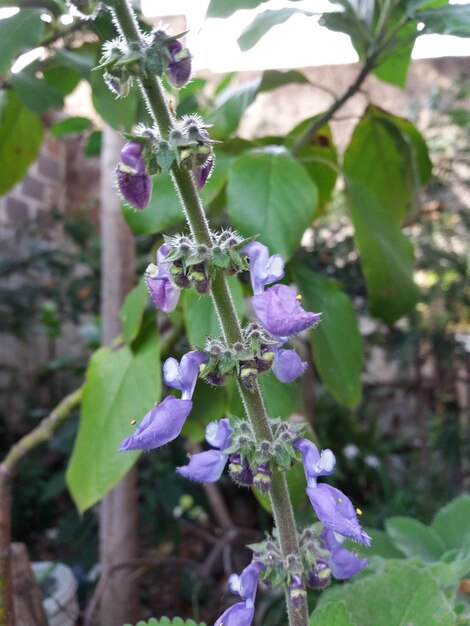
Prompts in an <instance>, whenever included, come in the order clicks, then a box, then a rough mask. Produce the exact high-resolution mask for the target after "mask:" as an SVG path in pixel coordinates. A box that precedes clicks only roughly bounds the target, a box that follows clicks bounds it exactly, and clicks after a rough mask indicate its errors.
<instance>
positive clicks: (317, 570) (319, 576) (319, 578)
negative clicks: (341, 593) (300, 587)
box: [307, 559, 331, 589]
mask: <svg viewBox="0 0 470 626" xmlns="http://www.w3.org/2000/svg"><path fill="white" fill-rule="evenodd" d="M330 577H331V572H330V568H329V567H328V563H327V561H325V560H323V559H317V563H316V565H315V566H314V567H313V569H312V570H310V572H309V573H308V575H307V587H310V589H323V588H324V587H326V586H327V585H328V584H329V582H330Z"/></svg>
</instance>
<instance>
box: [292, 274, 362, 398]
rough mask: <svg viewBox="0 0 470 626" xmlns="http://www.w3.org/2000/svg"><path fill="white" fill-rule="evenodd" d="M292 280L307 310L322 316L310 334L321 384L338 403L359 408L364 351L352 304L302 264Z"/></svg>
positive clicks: (336, 287) (333, 285)
mask: <svg viewBox="0 0 470 626" xmlns="http://www.w3.org/2000/svg"><path fill="white" fill-rule="evenodd" d="M293 277H294V280H295V281H296V283H297V284H298V286H299V289H300V293H301V294H302V296H303V298H304V302H305V309H306V310H308V311H315V312H319V313H321V314H322V319H321V322H320V323H319V324H318V326H317V327H316V328H314V329H313V330H312V331H311V333H310V341H311V344H312V352H313V358H314V361H315V365H316V367H317V368H318V371H319V373H320V376H321V378H322V381H323V382H324V384H325V386H326V388H327V389H328V390H329V391H330V393H331V394H332V395H333V396H334V397H335V398H336V399H337V400H339V402H341V403H343V404H345V405H346V406H356V405H357V404H359V402H360V401H361V372H362V368H363V365H364V352H363V346H362V337H361V334H360V332H359V328H358V323H357V319H356V315H355V313H354V309H353V306H352V304H351V301H350V299H349V298H348V296H347V295H346V294H345V293H344V292H343V291H341V289H339V287H338V285H337V284H336V283H334V282H332V281H330V280H326V279H325V278H323V277H322V276H320V275H319V274H316V273H315V272H313V271H312V270H310V269H309V268H308V267H305V266H303V265H300V264H299V263H296V264H295V265H294V267H293Z"/></svg>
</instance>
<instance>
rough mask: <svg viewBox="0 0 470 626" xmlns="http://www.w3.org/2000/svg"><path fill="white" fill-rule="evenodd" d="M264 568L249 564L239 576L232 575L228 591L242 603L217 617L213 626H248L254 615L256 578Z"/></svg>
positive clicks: (256, 564)
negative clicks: (239, 598) (238, 597)
mask: <svg viewBox="0 0 470 626" xmlns="http://www.w3.org/2000/svg"><path fill="white" fill-rule="evenodd" d="M263 569H264V566H263V565H262V564H261V563H250V565H248V567H245V569H244V570H243V572H242V573H241V574H240V576H237V574H232V575H231V576H230V578H229V580H228V584H229V589H230V591H231V592H232V593H234V594H236V595H239V596H240V597H241V599H242V600H243V602H237V604H234V605H233V606H231V607H230V608H228V609H227V610H226V611H224V613H223V614H222V615H221V616H220V617H219V619H218V620H217V621H216V623H215V624H214V626H250V624H251V623H252V621H253V616H254V614H255V597H256V590H257V588H258V577H259V575H260V572H261V570H263Z"/></svg>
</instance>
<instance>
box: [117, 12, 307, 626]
mask: <svg viewBox="0 0 470 626" xmlns="http://www.w3.org/2000/svg"><path fill="white" fill-rule="evenodd" d="M112 11H113V14H114V18H115V24H116V26H117V28H118V30H119V31H120V33H121V34H122V36H123V37H124V38H125V40H126V41H127V42H128V43H129V42H138V41H141V35H140V32H139V28H138V26H137V22H136V20H135V17H134V14H133V12H132V9H131V7H130V5H129V3H128V0H115V1H114V7H113V9H112ZM140 88H141V91H142V94H143V96H144V98H145V100H146V102H147V105H148V108H149V111H150V112H151V114H152V116H153V118H154V120H155V122H156V124H157V126H158V129H159V131H160V133H161V134H162V136H167V135H168V133H169V131H170V130H171V129H172V128H173V127H174V120H173V116H172V114H171V112H170V110H169V108H168V105H167V102H166V100H165V95H164V92H163V89H162V86H161V82H160V79H159V78H158V77H156V76H149V77H147V78H146V79H145V80H142V81H141V82H140ZM172 176H173V182H174V184H175V189H176V192H177V194H178V197H179V199H180V202H181V205H182V208H183V211H184V214H185V216H186V219H187V221H188V225H189V228H190V230H191V233H192V235H193V237H194V239H195V241H196V242H197V243H198V244H205V245H210V244H211V236H210V230H209V225H208V222H207V218H206V214H205V211H204V207H203V205H202V202H201V199H200V196H199V193H198V191H197V188H196V186H195V183H194V180H193V178H192V175H191V174H190V173H189V172H188V171H187V170H184V169H182V168H180V167H179V166H177V165H174V166H173V167H172ZM211 296H212V299H213V302H214V306H215V309H216V311H217V315H218V318H219V322H220V325H221V329H222V332H223V335H224V337H225V340H226V341H227V343H228V344H231V343H234V342H238V341H242V332H241V327H240V322H239V319H238V315H237V312H236V309H235V306H234V304H233V299H232V295H231V292H230V288H229V286H228V284H227V280H226V278H225V276H224V275H223V274H222V273H221V272H219V273H218V274H217V275H216V276H215V278H214V279H213V281H212V290H211ZM239 390H240V393H241V396H242V399H243V403H244V406H245V410H246V413H247V417H248V418H249V420H250V421H251V424H252V426H253V430H254V432H255V435H256V438H257V440H258V441H260V440H263V439H265V440H268V441H272V438H273V436H272V431H271V426H270V423H269V420H268V416H267V413H266V409H265V406H264V401H263V397H262V395H261V391H260V389H259V387H258V386H256V388H255V390H254V391H253V392H250V391H248V390H247V389H245V388H244V387H242V386H241V385H239ZM271 505H272V510H273V515H274V521H275V524H276V527H277V530H278V534H279V541H280V545H281V549H282V553H283V556H284V557H287V556H288V555H289V554H298V553H299V545H298V539H297V531H296V527H295V520H294V512H293V509H292V504H291V501H290V495H289V490H288V488H287V482H286V479H285V475H284V473H282V472H274V475H273V483H272V488H271ZM287 600H288V598H287ZM287 612H288V615H289V624H290V626H307V623H308V614H307V604H306V602H305V601H304V602H303V606H302V607H301V608H300V609H295V608H294V607H293V606H292V604H291V603H290V602H289V601H287Z"/></svg>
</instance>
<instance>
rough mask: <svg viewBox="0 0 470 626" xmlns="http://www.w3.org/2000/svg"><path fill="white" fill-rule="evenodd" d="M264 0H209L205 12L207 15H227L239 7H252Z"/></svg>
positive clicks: (264, 0) (207, 16)
mask: <svg viewBox="0 0 470 626" xmlns="http://www.w3.org/2000/svg"><path fill="white" fill-rule="evenodd" d="M263 2H266V0H210V3H209V7H208V9H207V13H206V19H207V18H209V17H228V16H229V15H232V13H235V11H238V10H240V9H254V8H256V7H257V6H258V5H260V4H262V3H263Z"/></svg>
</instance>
